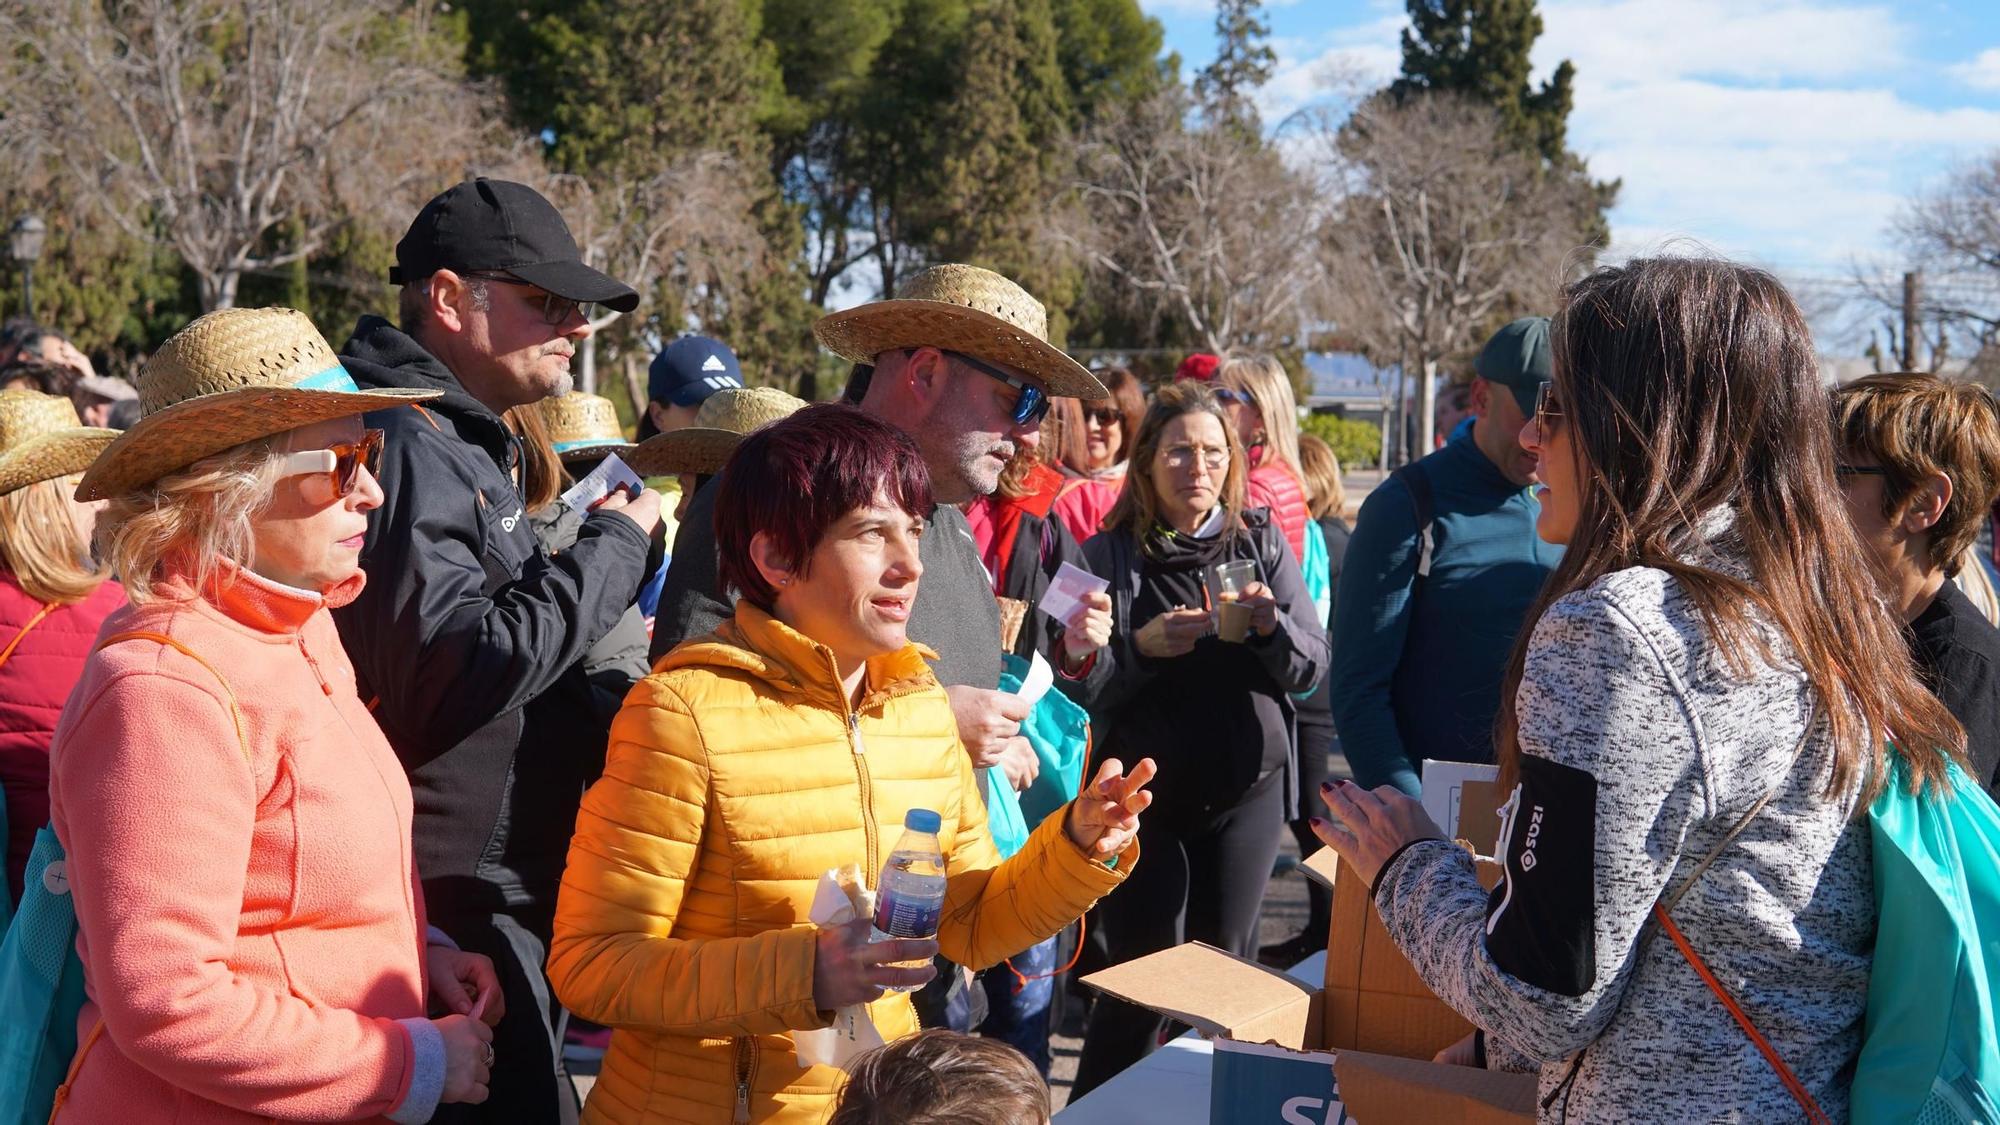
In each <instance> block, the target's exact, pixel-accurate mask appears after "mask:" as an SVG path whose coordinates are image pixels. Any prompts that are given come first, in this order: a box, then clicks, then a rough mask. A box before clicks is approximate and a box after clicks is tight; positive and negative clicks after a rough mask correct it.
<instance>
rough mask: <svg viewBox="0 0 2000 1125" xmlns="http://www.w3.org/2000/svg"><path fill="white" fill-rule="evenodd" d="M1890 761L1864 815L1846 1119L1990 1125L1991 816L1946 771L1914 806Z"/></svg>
mask: <svg viewBox="0 0 2000 1125" xmlns="http://www.w3.org/2000/svg"><path fill="white" fill-rule="evenodd" d="M1892 749H1893V748H1892ZM1891 758H1892V761H1893V765H1892V768H1891V773H1890V781H1889V785H1888V788H1886V789H1885V790H1883V792H1882V795H1881V796H1880V797H1878V798H1876V800H1875V803H1874V804H1873V805H1871V806H1870V807H1869V809H1868V821H1869V831H1870V835H1871V836H1872V837H1873V842H1874V848H1875V909H1876V920H1877V921H1876V927H1877V928H1876V935H1875V960H1874V968H1873V970H1872V973H1871V976H1870V978H1869V981H1868V1014H1867V1017H1866V1020H1865V1023H1864V1025H1863V1027H1864V1031H1863V1035H1862V1044H1861V1058H1860V1061H1859V1063H1858V1065H1857V1067H1856V1070H1855V1076H1854V1085H1853V1090H1852V1100H1851V1103H1850V1105H1851V1108H1850V1110H1849V1115H1850V1119H1851V1120H1852V1121H1853V1122H1854V1123H1855V1125H1871V1123H1874V1122H1890V1121H1894V1122H1916V1123H1917V1125H1973V1123H1975V1122H1978V1123H1988V1122H2000V806H1996V805H1995V804H1994V802H1993V799H1992V798H1991V797H1990V796H1988V795H1987V793H1986V791H1985V790H1984V789H1981V788H1980V787H1979V785H1978V784H1977V783H1975V782H1974V781H1973V780H1972V779H1971V778H1970V777H1967V776H1966V774H1965V771H1963V770H1961V769H1959V768H1958V767H1957V766H1952V767H1951V768H1950V770H1949V771H1948V775H1947V781H1946V784H1945V785H1944V787H1943V791H1942V792H1938V791H1936V790H1934V789H1926V790H1925V791H1924V792H1922V793H1915V794H1913V793H1911V792H1910V791H1909V788H1908V787H1907V785H1906V784H1905V780H1906V777H1907V773H1906V770H1905V768H1904V765H1903V762H1902V758H1901V756H1900V755H1897V754H1893V753H1892V755H1891Z"/></svg>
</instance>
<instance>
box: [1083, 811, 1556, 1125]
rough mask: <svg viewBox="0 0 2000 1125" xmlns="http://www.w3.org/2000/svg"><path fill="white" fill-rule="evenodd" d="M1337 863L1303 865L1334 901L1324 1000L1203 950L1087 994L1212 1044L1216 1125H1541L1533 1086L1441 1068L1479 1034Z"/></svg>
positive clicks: (1132, 967)
mask: <svg viewBox="0 0 2000 1125" xmlns="http://www.w3.org/2000/svg"><path fill="white" fill-rule="evenodd" d="M1477 799H1479V800H1483V799H1484V798H1477ZM1454 827H1457V826H1454ZM1337 863H1338V861H1337V859H1336V857H1335V856H1334V853H1333V852H1332V851H1331V850H1329V849H1322V850H1320V851H1319V852H1316V853H1314V855H1313V856H1312V857H1310V858H1309V859H1308V860H1307V861H1306V863H1305V864H1304V867H1305V868H1306V871H1307V874H1308V875H1309V877H1312V878H1317V879H1320V880H1322V881H1324V882H1327V883H1329V884H1330V885H1331V886H1332V888H1333V925H1332V932H1331V935H1330V938H1329V941H1328V948H1327V959H1326V977H1325V984H1324V987H1322V988H1318V989H1315V988H1311V987H1309V986H1307V985H1305V984H1302V983H1300V982H1299V981H1297V980H1294V979H1292V978H1291V977H1289V976H1286V975H1285V974H1283V973H1280V972H1277V971H1276V970H1273V969H1268V968H1265V967H1264V966H1262V965H1258V964H1255V963H1254V962H1251V961H1247V960H1244V959H1243V958H1240V957H1236V956H1233V955H1231V954H1228V953H1225V952H1223V951H1222V950H1219V949H1215V948H1213V947H1211V946H1207V945H1203V944H1201V943H1199V942H1191V943H1189V944H1187V945H1182V946H1178V947H1176V948H1174V949H1169V950H1165V951H1163V952H1160V953H1156V954H1153V955H1152V956H1150V957H1142V958H1140V959H1138V960H1136V961H1128V962H1126V963H1125V964H1123V965H1117V966H1114V967H1112V968H1109V969H1105V970H1103V971H1102V972H1098V973H1093V974H1091V975H1090V976H1088V977H1085V978H1084V983H1085V984H1088V985H1090V986H1091V987H1093V988H1097V989H1099V990H1101V991H1104V992H1107V993H1110V994H1111V995H1113V996H1117V997H1119V998H1121V999H1124V1000H1128V1001H1130V1002H1132V1003H1135V1004H1139V1005H1141V1006H1143V1007H1147V1008H1151V1009H1153V1010H1155V1011H1157V1012H1160V1013H1162V1014H1164V1015H1167V1016H1170V1017H1172V1018H1174V1019H1177V1020H1180V1021H1181V1022H1183V1023H1186V1024H1187V1025H1189V1026H1190V1027H1193V1028H1194V1029H1195V1030H1197V1031H1199V1032H1200V1033H1201V1034H1202V1035H1203V1036H1205V1037H1207V1038H1209V1039H1211V1040H1212V1041H1213V1043H1214V1047H1215V1058H1214V1063H1213V1073H1212V1076H1211V1081H1210V1087H1209V1115H1208V1120H1209V1122H1210V1125H1339V1123H1341V1122H1349V1123H1357V1125H1396V1123H1398V1122H1424V1123H1432V1122H1440V1123H1446V1125H1449V1123H1454V1122H1463V1123H1465V1125H1529V1123H1532V1122H1533V1121H1534V1120H1535V1100H1536V1092H1535V1077H1534V1076H1533V1075H1528V1074H1501V1073H1498V1072H1494V1071H1484V1070H1473V1069H1470V1068H1467V1067H1456V1066H1445V1065H1442V1064H1438V1063H1433V1062H1431V1061H1430V1059H1431V1057H1432V1056H1433V1055H1435V1054H1436V1053H1437V1052H1438V1051H1440V1050H1442V1049H1444V1048H1445V1047H1448V1046H1450V1045H1451V1044H1452V1043H1454V1042H1457V1041H1458V1040H1459V1039H1461V1038H1463V1037H1464V1036H1466V1035H1468V1034H1470V1033H1471V1031H1472V1025H1470V1024H1469V1023H1467V1022H1466V1021H1465V1020H1464V1018H1463V1017H1461V1016H1459V1015H1458V1013H1456V1012H1454V1011H1452V1010H1451V1009H1450V1008H1448V1007H1446V1006H1445V1005H1444V1002H1443V1001H1441V1000H1439V999H1438V998H1437V997H1436V996H1434V995H1432V994H1431V992H1430V990H1429V989H1428V988H1426V987H1425V986H1424V983H1423V981H1422V980H1421V979H1419V978H1418V977H1417V974H1416V970H1415V969H1413V968H1412V967H1411V966H1410V963H1409V961H1408V959H1407V958H1405V957H1404V956H1403V954H1402V951H1401V950H1399V949H1397V948H1396V946H1395V944H1394V943H1393V942H1392V941H1391V940H1390V938H1389V933H1388V931H1387V930H1386V929H1384V928H1383V926H1382V920H1381V918H1380V917H1378V916H1377V915H1376V913H1375V907H1374V903H1373V902H1372V901H1370V898H1369V894H1368V887H1367V884H1365V883H1364V882H1362V880H1361V879H1360V877H1359V876H1357V875H1354V874H1353V873H1352V872H1350V871H1346V870H1344V869H1343V870H1338V871H1337V870H1336V865H1337ZM1336 875H1337V877H1336ZM1498 876H1499V869H1498V867H1497V866H1496V865H1493V864H1490V863H1487V864H1482V865H1481V879H1482V881H1483V882H1486V883H1487V884H1488V885H1489V886H1491V885H1492V883H1493V882H1494V881H1496V880H1497V879H1498Z"/></svg>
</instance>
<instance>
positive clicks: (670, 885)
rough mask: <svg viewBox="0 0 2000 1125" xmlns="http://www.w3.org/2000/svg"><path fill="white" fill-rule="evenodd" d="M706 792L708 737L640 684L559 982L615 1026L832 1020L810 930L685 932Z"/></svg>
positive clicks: (569, 910)
mask: <svg viewBox="0 0 2000 1125" xmlns="http://www.w3.org/2000/svg"><path fill="white" fill-rule="evenodd" d="M708 796H709V772H708V765H707V752H706V747H705V746H704V744H703V741H702V735H701V730H700V728H699V727H698V726H697V725H696V723H695V722H694V720H693V718H692V717H691V716H690V715H689V713H688V708H687V705H686V703H685V702H684V701H683V700H682V699H681V698H680V697H679V696H677V695H676V694H674V692H673V690H672V689H671V688H670V687H667V686H666V685H664V684H662V683H661V682H660V680H659V679H658V678H649V679H645V680H641V681H640V682H639V683H638V685H637V686H635V687H634V688H633V689H632V694H631V695H630V696H629V697H627V699H626V701H625V706H624V708H623V709H622V710H621V711H619V713H618V717H617V719H616V720H614V721H613V722H612V725H611V746H610V750H609V752H608V754H607V756H606V758H605V763H604V776H603V777H602V779H600V780H599V781H598V782H597V784H595V785H593V786H591V787H590V792H589V793H587V794H585V796H584V799H583V807H582V809H581V810H580V811H579V812H578V814H577V819H576V835H575V836H574V837H573V838H572V839H571V841H570V848H569V864H568V866H567V867H566V869H565V870H564V872H563V880H562V891H561V893H560V895H559V897H558V898H557V901H556V922H555V938H554V941H553V942H552V943H551V945H550V947H549V966H548V969H549V983H550V984H551V985H553V986H554V988H555V991H556V995H557V996H558V997H560V998H561V999H562V1002H563V1004H564V1005H565V1006H567V1007H568V1008H569V1009H570V1010H571V1011H573V1012H575V1013H576V1014H577V1015H580V1016H582V1017H584V1018H585V1019H588V1020H594V1021H596V1022H598V1023H601V1024H604V1025H606V1026H608V1027H633V1028H647V1029H652V1030H662V1031H668V1032H672V1033H675V1034H679V1035H690V1036H728V1035H770V1034H777V1033H779V1032H783V1031H786V1030H788V1029H791V1028H811V1027H821V1026H824V1025H825V1023H826V1020H825V1018H824V1017H822V1016H821V1015H820V1014H819V1012H818V1010H817V1009H816V1008H815V1007H814V1006H813V1000H812V977H813V951H814V946H813V938H814V931H813V928H812V927H811V926H792V927H789V928H786V929H776V930H767V931H765V932H763V933H760V934H754V935H752V936H749V937H741V938H723V939H689V938H678V937H675V936H674V920H675V918H676V916H677V915H678V914H679V912H680V908H681V901H682V897H683V895H684V894H685V892H686V890H687V884H688V880H689V878H690V877H691V874H692V872H693V869H694V865H695V863H696V861H697V858H698V855H699V852H700V847H701V835H702V822H703V819H704V815H705V813H706V810H707V805H708Z"/></svg>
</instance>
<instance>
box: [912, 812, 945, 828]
mask: <svg viewBox="0 0 2000 1125" xmlns="http://www.w3.org/2000/svg"><path fill="white" fill-rule="evenodd" d="M943 823H944V818H943V817H941V816H939V815H938V814H936V813H934V812H932V811H931V810H929V809H911V810H910V811H909V812H907V813H904V814H903V827H905V828H907V829H909V830H910V831H912V832H936V831H937V830H938V826H939V825H941V824H943Z"/></svg>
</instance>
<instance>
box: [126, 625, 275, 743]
mask: <svg viewBox="0 0 2000 1125" xmlns="http://www.w3.org/2000/svg"><path fill="white" fill-rule="evenodd" d="M120 641H152V642H153V643H155V644H162V645H166V646H167V647H168V648H171V649H173V650H174V651H175V652H178V653H180V654H181V655H182V656H185V657H187V658H188V659H189V660H192V661H194V662H195V663H196V664H199V665H201V666H202V667H203V668H206V669H208V674H209V675H211V676H214V677H215V682H216V683H218V684H221V685H222V694H223V695H225V696H227V697H228V699H229V717H230V720H231V721H232V722H234V723H235V724H236V745H237V746H238V747H239V748H240V749H241V750H242V751H243V756H244V757H245V758H248V757H249V756H250V743H249V741H248V740H247V739H245V738H244V737H243V709H242V708H241V707H239V706H237V704H236V692H235V691H233V690H231V689H230V687H229V681H228V680H226V679H224V678H223V676H222V673H220V672H218V671H216V670H215V665H213V664H210V663H209V662H208V661H206V660H204V659H202V656H201V654H200V653H198V652H196V651H195V650H193V649H191V648H189V647H188V646H186V645H184V644H182V643H181V642H179V641H177V640H175V639H174V638H172V637H169V636H167V635H166V634H165V633H154V632H148V631H145V630H135V631H133V632H130V633H114V634H112V635H111V636H108V637H106V638H104V639H103V640H101V641H99V642H97V649H98V651H99V652H102V651H103V650H105V649H107V648H110V647H111V646H112V645H115V644H117V643H118V642H120Z"/></svg>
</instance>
